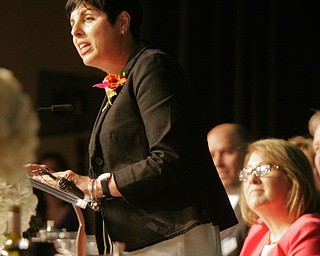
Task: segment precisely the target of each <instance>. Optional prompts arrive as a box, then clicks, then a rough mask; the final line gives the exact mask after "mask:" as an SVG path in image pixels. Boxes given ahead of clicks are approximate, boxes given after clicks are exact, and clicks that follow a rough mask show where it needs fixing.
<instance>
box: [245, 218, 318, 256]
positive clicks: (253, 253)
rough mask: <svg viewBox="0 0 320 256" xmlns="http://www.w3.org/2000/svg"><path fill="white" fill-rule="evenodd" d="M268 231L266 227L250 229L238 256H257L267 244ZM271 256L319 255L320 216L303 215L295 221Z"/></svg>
mask: <svg viewBox="0 0 320 256" xmlns="http://www.w3.org/2000/svg"><path fill="white" fill-rule="evenodd" d="M269 237H270V231H269V229H268V228H267V226H266V225H264V224H263V223H262V222H261V224H255V225H253V226H252V227H251V228H250V231H249V233H248V236H247V238H246V240H245V241H244V245H243V247H242V250H241V253H240V256H248V255H250V256H258V255H261V252H262V250H263V248H264V247H265V245H268V244H269ZM264 255H272V256H282V255H283V256H293V255H294V256H315V255H318V256H319V255H320V214H318V213H313V214H304V215H302V216H301V217H300V218H299V219H297V220H296V221H295V222H294V223H292V225H291V226H290V228H289V229H288V231H287V232H286V233H285V234H284V235H283V237H282V238H281V240H280V241H279V242H278V243H277V244H276V245H275V246H274V247H272V248H270V251H269V252H268V254H264Z"/></svg>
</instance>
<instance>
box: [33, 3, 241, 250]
mask: <svg viewBox="0 0 320 256" xmlns="http://www.w3.org/2000/svg"><path fill="white" fill-rule="evenodd" d="M66 10H67V12H68V14H69V18H70V24H71V27H72V30H71V34H72V37H73V43H74V45H75V47H76V49H77V51H78V53H79V55H80V57H81V58H82V60H83V62H84V64H85V65H87V66H92V67H95V68H98V69H100V70H103V71H104V72H106V73H107V74H108V76H106V78H105V79H104V81H103V82H102V83H101V84H98V85H97V87H101V88H104V89H105V91H106V93H107V96H108V97H106V99H105V100H104V102H103V103H102V106H101V109H100V111H99V113H98V116H97V119H96V122H95V125H94V128H93V131H92V135H91V140H90V144H89V163H90V166H89V177H85V176H80V175H77V174H76V173H75V172H73V171H70V170H68V171H66V172H62V173H61V172H60V175H65V174H67V175H68V179H70V180H72V181H74V182H75V183H76V184H77V186H78V187H79V188H80V189H82V190H83V191H84V193H86V194H87V195H90V197H91V199H92V201H93V203H94V202H95V201H97V207H96V208H97V210H98V211H97V212H96V213H97V214H96V226H95V231H96V239H97V243H98V248H99V252H100V254H103V253H106V251H107V250H108V249H110V248H109V245H110V244H111V247H112V244H113V243H109V242H110V241H111V242H116V241H117V242H123V243H124V244H125V246H126V251H127V252H130V253H128V255H154V256H156V255H168V256H169V255H170V256H175V255H177V256H178V255H179V256H183V255H190V256H194V255H203V256H208V255H221V249H220V239H219V229H220V230H223V229H225V228H228V227H230V226H232V225H234V224H236V223H237V220H236V218H235V215H234V213H233V210H232V207H231V206H230V203H229V201H228V198H227V195H226V192H225V190H224V188H223V186H222V183H221V181H220V179H219V176H218V175H217V172H215V171H212V170H213V169H214V166H213V164H212V161H211V158H210V154H209V151H208V147H207V141H206V131H205V129H204V122H203V119H202V115H201V113H202V110H201V108H200V107H199V106H200V102H199V100H198V98H197V96H196V93H197V92H196V90H195V88H194V87H192V86H191V85H190V81H189V80H188V79H187V76H186V74H185V73H184V72H183V70H182V68H181V67H180V66H179V65H178V64H177V62H176V61H174V60H173V59H172V58H171V57H169V56H168V55H167V54H165V53H164V52H162V51H160V50H158V49H155V48H153V47H151V46H149V45H147V44H146V43H144V42H143V41H140V39H139V32H140V27H141V21H142V9H141V6H140V3H139V1H138V0H69V1H68V2H67V4H66ZM96 90H99V88H97V89H96ZM102 92H103V91H102ZM31 168H37V166H36V165H32V166H31ZM212 225H213V226H214V232H212ZM108 244H109V245H108ZM111 249H112V248H111Z"/></svg>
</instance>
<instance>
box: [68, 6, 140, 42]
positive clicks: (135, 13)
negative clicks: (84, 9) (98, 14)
mask: <svg viewBox="0 0 320 256" xmlns="http://www.w3.org/2000/svg"><path fill="white" fill-rule="evenodd" d="M86 3H87V4H90V5H92V6H94V7H95V8H97V9H98V10H101V11H103V12H104V13H106V14H107V16H108V20H109V22H110V24H111V25H114V24H115V22H116V19H117V17H118V15H119V14H120V13H121V12H122V11H127V12H128V13H129V14H130V17H131V25H130V31H131V33H132V35H133V37H134V38H135V39H136V40H139V39H140V30H141V24H142V16H143V12H142V6H141V4H140V2H139V0H68V1H67V3H66V6H65V10H66V12H67V15H68V18H70V15H71V13H72V12H73V10H74V9H75V8H76V7H77V6H78V5H80V4H86Z"/></svg>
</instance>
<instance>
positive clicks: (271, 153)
mask: <svg viewBox="0 0 320 256" xmlns="http://www.w3.org/2000/svg"><path fill="white" fill-rule="evenodd" d="M253 153H255V154H258V155H259V156H260V157H261V158H262V159H263V160H264V161H265V162H270V163H272V164H275V165H279V166H280V167H281V168H280V169H279V171H283V173H284V175H285V177H286V178H287V179H288V181H289V183H290V184H291V190H290V192H289V193H288V195H287V199H288V200H287V205H286V207H287V210H288V212H289V214H290V215H291V216H292V217H293V218H294V219H297V218H299V217H300V216H301V215H303V214H305V213H308V212H314V211H317V210H319V206H320V204H319V203H320V195H319V191H318V190H317V188H316V186H315V183H314V178H313V172H312V168H311V165H310V162H309V160H308V159H307V158H306V156H305V155H304V153H303V152H302V151H301V150H300V149H299V148H298V147H297V146H295V145H293V144H292V143H290V142H288V141H286V140H283V139H275V138H270V139H262V140H258V141H256V142H253V143H251V144H250V145H249V147H248V153H247V154H246V156H245V164H246V163H247V162H248V160H249V158H250V156H251V154H253ZM241 211H242V215H243V219H244V220H245V221H246V222H248V223H249V224H255V223H257V219H258V216H257V215H256V213H255V212H253V211H252V210H251V209H250V207H249V206H248V204H247V202H246V200H245V198H244V195H243V192H242V195H241Z"/></svg>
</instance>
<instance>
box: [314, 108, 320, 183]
mask: <svg viewBox="0 0 320 256" xmlns="http://www.w3.org/2000/svg"><path fill="white" fill-rule="evenodd" d="M319 113H320V112H319ZM313 149H314V152H315V157H314V165H315V167H316V170H317V175H318V177H320V124H319V125H318V126H317V127H316V129H315V131H314V136H313Z"/></svg>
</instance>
